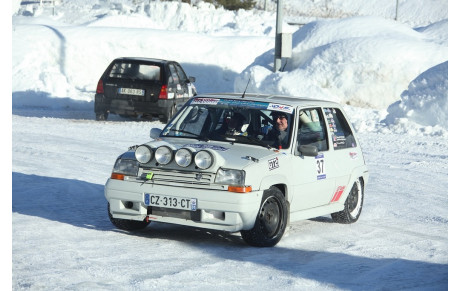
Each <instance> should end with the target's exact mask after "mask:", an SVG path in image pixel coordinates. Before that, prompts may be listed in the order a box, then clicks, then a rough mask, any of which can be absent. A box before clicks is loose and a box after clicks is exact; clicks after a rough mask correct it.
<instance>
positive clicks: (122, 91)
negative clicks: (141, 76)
mask: <svg viewBox="0 0 460 291" xmlns="http://www.w3.org/2000/svg"><path fill="white" fill-rule="evenodd" d="M118 94H126V95H136V96H144V94H145V91H144V90H142V89H133V88H118Z"/></svg>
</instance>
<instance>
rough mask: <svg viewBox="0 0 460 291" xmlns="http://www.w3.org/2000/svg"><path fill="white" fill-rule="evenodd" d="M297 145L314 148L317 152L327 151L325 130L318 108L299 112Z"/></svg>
mask: <svg viewBox="0 0 460 291" xmlns="http://www.w3.org/2000/svg"><path fill="white" fill-rule="evenodd" d="M297 144H298V145H312V146H316V147H317V148H318V151H327V150H328V149H329V146H328V142H327V128H326V126H325V123H324V118H323V115H322V114H321V110H320V109H319V108H308V109H302V110H300V113H299V128H298V131H297Z"/></svg>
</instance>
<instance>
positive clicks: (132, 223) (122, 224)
mask: <svg viewBox="0 0 460 291" xmlns="http://www.w3.org/2000/svg"><path fill="white" fill-rule="evenodd" d="M107 211H108V213H109V219H110V222H112V224H113V225H115V226H116V227H117V228H119V229H123V230H139V229H143V228H146V227H147V225H149V224H150V221H145V220H143V221H138V220H128V219H120V218H114V217H113V216H112V213H110V203H107Z"/></svg>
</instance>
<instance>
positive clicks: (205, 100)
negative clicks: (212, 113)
mask: <svg viewBox="0 0 460 291" xmlns="http://www.w3.org/2000/svg"><path fill="white" fill-rule="evenodd" d="M219 100H220V99H215V98H195V99H193V101H192V104H212V105H216V104H217V103H218V102H219Z"/></svg>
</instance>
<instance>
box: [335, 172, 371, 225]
mask: <svg viewBox="0 0 460 291" xmlns="http://www.w3.org/2000/svg"><path fill="white" fill-rule="evenodd" d="M363 201H364V190H363V184H362V182H361V179H359V178H358V179H356V181H355V183H354V184H353V187H352V188H351V191H350V194H348V197H347V200H346V201H345V208H344V209H343V210H342V211H340V212H335V213H332V214H331V217H332V220H334V221H335V222H338V223H345V224H350V223H353V222H356V221H357V220H358V218H359V216H360V215H361V210H362V209H363Z"/></svg>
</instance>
